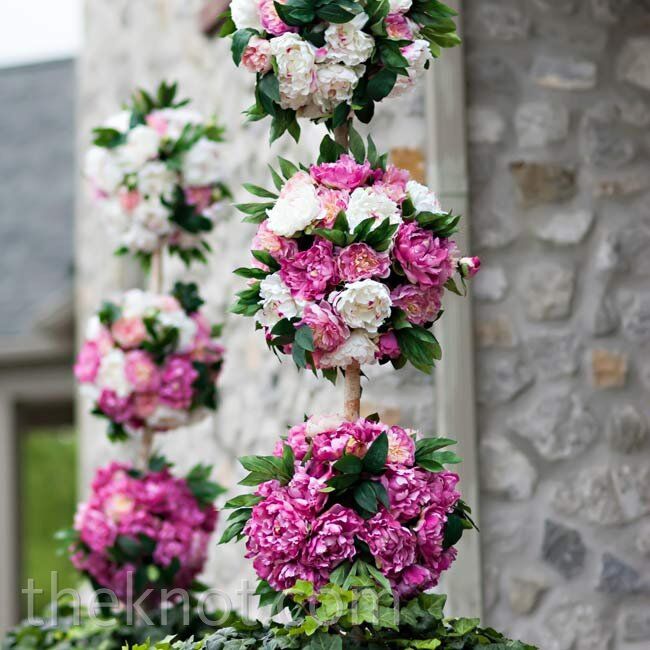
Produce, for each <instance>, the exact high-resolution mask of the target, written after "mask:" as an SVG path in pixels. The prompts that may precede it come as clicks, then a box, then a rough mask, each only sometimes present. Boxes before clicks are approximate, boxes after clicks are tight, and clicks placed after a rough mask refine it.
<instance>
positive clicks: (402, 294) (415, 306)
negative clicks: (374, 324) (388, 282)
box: [390, 284, 443, 325]
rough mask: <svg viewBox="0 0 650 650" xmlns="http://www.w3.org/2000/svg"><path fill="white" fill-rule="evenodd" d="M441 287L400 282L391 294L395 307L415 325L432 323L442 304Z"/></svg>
mask: <svg viewBox="0 0 650 650" xmlns="http://www.w3.org/2000/svg"><path fill="white" fill-rule="evenodd" d="M442 291H443V289H442V288H441V287H418V286H416V285H413V284H400V285H399V286H397V287H395V288H394V289H393V290H392V291H391V294H390V299H391V301H392V303H393V307H399V309H401V310H402V311H403V312H404V313H405V314H406V318H407V319H408V320H409V322H411V323H413V324H415V325H424V324H425V323H431V322H433V321H434V320H435V319H436V316H437V315H438V313H439V312H440V306H441V304H442Z"/></svg>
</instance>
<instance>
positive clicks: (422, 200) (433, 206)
mask: <svg viewBox="0 0 650 650" xmlns="http://www.w3.org/2000/svg"><path fill="white" fill-rule="evenodd" d="M406 192H407V193H408V195H409V198H410V199H411V201H412V202H413V205H414V206H415V209H416V210H417V211H418V212H442V206H441V205H440V201H439V200H438V197H437V195H436V193H435V192H432V191H431V190H430V189H429V188H428V187H427V186H426V185H422V183H418V182H417V181H409V182H408V183H407V184H406Z"/></svg>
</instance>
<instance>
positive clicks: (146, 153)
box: [117, 124, 160, 173]
mask: <svg viewBox="0 0 650 650" xmlns="http://www.w3.org/2000/svg"><path fill="white" fill-rule="evenodd" d="M159 146H160V136H159V135H158V133H157V132H156V131H155V130H154V129H152V128H151V127H149V126H144V125H143V124H139V125H138V126H136V127H135V128H133V129H131V130H130V131H129V133H128V135H127V136H126V143H125V144H124V145H122V146H121V147H119V148H118V149H117V153H118V156H119V161H120V165H121V166H122V168H123V169H124V170H125V171H127V172H129V173H135V172H137V171H138V170H139V169H140V168H141V167H142V166H143V165H144V164H145V163H146V162H147V161H148V160H152V159H153V158H156V157H157V156H158V147H159Z"/></svg>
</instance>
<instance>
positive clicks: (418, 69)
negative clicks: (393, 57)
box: [388, 39, 433, 97]
mask: <svg viewBox="0 0 650 650" xmlns="http://www.w3.org/2000/svg"><path fill="white" fill-rule="evenodd" d="M402 54H403V55H404V58H405V59H406V60H407V61H408V62H409V67H408V77H405V76H404V75H398V76H397V81H396V82H395V85H394V86H393V89H392V90H391V91H390V94H389V95H388V96H389V97H399V96H400V95H403V94H404V93H406V92H407V91H409V90H410V89H411V88H412V87H413V86H414V85H415V82H416V80H417V79H418V78H419V77H420V76H422V73H423V72H424V70H425V66H426V64H427V62H428V61H431V60H432V59H433V56H432V54H431V50H430V49H429V43H427V41H425V40H422V39H418V40H417V41H413V43H411V44H410V45H407V46H406V47H404V48H402Z"/></svg>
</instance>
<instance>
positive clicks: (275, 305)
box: [255, 273, 300, 327]
mask: <svg viewBox="0 0 650 650" xmlns="http://www.w3.org/2000/svg"><path fill="white" fill-rule="evenodd" d="M260 298H261V300H260V304H261V305H262V309H260V310H259V311H258V312H257V314H256V315H255V318H256V320H257V322H258V323H259V324H260V325H263V326H264V327H273V326H274V325H275V324H276V323H277V322H278V321H280V320H282V319H283V318H293V317H294V316H298V315H299V313H300V309H299V306H298V304H297V303H296V301H295V300H294V299H293V297H292V296H291V291H290V290H289V287H288V286H287V285H286V284H285V283H284V282H283V281H282V278H281V277H280V274H279V273H273V274H271V275H267V276H266V277H265V278H264V279H263V280H262V281H261V282H260Z"/></svg>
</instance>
